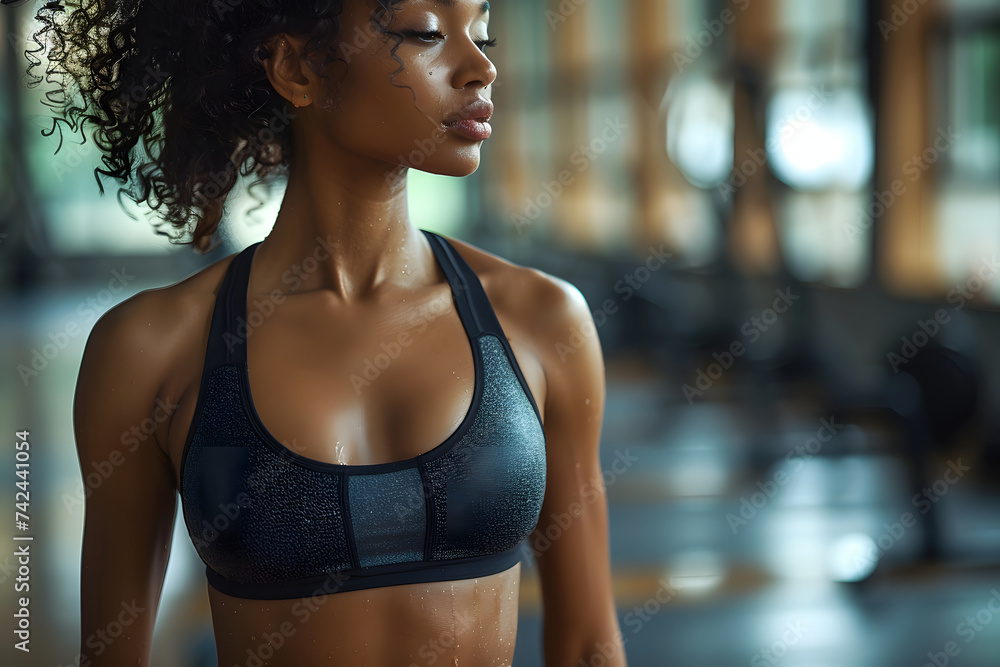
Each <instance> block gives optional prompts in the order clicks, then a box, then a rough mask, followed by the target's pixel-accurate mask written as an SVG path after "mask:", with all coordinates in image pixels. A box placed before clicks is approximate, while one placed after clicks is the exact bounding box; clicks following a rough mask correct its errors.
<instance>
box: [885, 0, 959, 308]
mask: <svg viewBox="0 0 1000 667" xmlns="http://www.w3.org/2000/svg"><path fill="white" fill-rule="evenodd" d="M899 4H900V3H899V2H898V0H882V15H881V20H880V22H879V24H878V27H877V30H879V31H880V32H881V33H882V35H883V39H884V44H883V47H882V48H883V51H882V53H883V61H882V69H881V75H880V85H881V87H882V96H881V97H882V104H881V107H882V108H881V110H880V113H879V114H878V117H879V121H878V127H877V128H876V133H875V136H876V141H877V150H878V151H879V154H880V157H879V164H880V166H881V169H880V173H879V174H878V178H877V185H876V188H877V189H879V190H885V189H886V188H890V187H891V185H892V183H893V182H894V181H897V180H898V181H900V182H902V183H903V184H905V191H904V192H903V194H901V195H898V196H897V197H896V200H895V202H893V204H892V205H891V206H889V207H888V208H886V209H885V211H884V212H883V213H882V216H881V217H876V218H875V233H876V234H878V235H879V243H878V245H877V248H878V252H879V256H878V257H876V265H877V267H878V269H879V279H880V280H881V281H882V283H883V284H884V285H885V287H886V288H887V289H889V290H890V291H892V292H895V293H908V294H911V295H914V296H916V295H926V294H931V293H934V292H935V291H937V290H939V288H940V285H941V284H942V282H943V281H944V276H943V271H942V267H941V264H940V261H939V258H938V255H937V252H936V250H935V246H936V239H935V236H936V234H935V230H936V215H935V214H934V210H935V207H934V199H933V179H934V174H935V170H934V169H933V168H932V169H930V170H929V171H927V172H926V173H924V174H923V175H922V176H921V177H920V178H919V179H916V180H915V181H914V180H912V179H911V177H910V176H908V175H907V174H905V173H904V170H905V169H906V167H905V165H906V164H907V162H908V161H910V160H911V159H913V158H914V157H915V156H919V155H920V154H921V153H922V152H923V151H924V150H925V149H926V148H928V146H929V145H930V144H929V143H928V142H931V141H932V140H933V136H932V135H933V131H932V130H931V128H930V120H929V118H928V111H929V108H930V102H931V100H930V95H929V90H928V87H929V85H930V74H931V68H930V65H931V63H930V62H929V59H930V57H931V53H929V49H927V46H928V36H929V34H930V31H931V28H932V26H933V25H934V22H935V21H936V20H938V18H939V16H940V12H941V11H942V9H943V8H942V6H941V3H940V2H939V1H938V0H927V1H926V2H925V3H924V4H922V5H921V6H920V8H919V9H918V10H917V11H915V12H913V13H912V14H905V13H904V14H896V15H895V16H894V15H893V12H894V11H896V12H898V11H899V9H898V5H899ZM894 5H895V6H896V7H894ZM904 18H905V20H904Z"/></svg>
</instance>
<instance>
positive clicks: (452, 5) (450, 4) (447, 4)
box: [435, 0, 490, 14]
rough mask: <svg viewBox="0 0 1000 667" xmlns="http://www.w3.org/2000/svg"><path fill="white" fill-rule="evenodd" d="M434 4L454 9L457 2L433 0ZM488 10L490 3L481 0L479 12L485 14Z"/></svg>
mask: <svg viewBox="0 0 1000 667" xmlns="http://www.w3.org/2000/svg"><path fill="white" fill-rule="evenodd" d="M435 3H436V4H439V5H444V6H445V7H447V8H448V9H454V8H455V5H456V4H457V0H435ZM489 11H490V3H489V2H488V0H483V4H481V5H479V13H480V14H486V13H488V12H489Z"/></svg>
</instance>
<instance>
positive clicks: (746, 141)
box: [726, 0, 782, 275]
mask: <svg viewBox="0 0 1000 667" xmlns="http://www.w3.org/2000/svg"><path fill="white" fill-rule="evenodd" d="M733 11H736V12H737V19H736V21H735V22H734V26H733V27H734V29H735V32H734V49H735V57H736V59H737V61H738V62H742V63H745V64H746V65H749V66H751V67H753V68H754V69H755V70H756V71H757V72H758V74H759V77H760V83H761V84H763V85H762V87H761V89H762V90H767V89H768V88H769V80H770V75H771V71H772V66H773V62H774V55H775V45H776V44H777V43H778V41H779V35H777V34H776V33H775V26H776V25H777V24H778V17H777V15H776V12H777V11H778V7H777V6H776V3H775V2H774V0H754V2H752V3H750V4H748V5H745V8H744V9H737V8H736V7H735V6H734V8H733ZM755 102H756V103H757V104H760V103H761V100H752V99H751V97H750V95H749V91H748V89H747V87H746V86H745V85H744V82H742V81H740V80H739V79H737V81H736V85H735V94H734V105H735V109H734V111H735V116H734V137H733V142H734V143H733V162H734V165H735V168H737V169H739V165H740V164H741V163H742V162H743V161H744V160H746V159H747V157H748V156H749V155H750V154H751V151H753V152H756V151H760V150H763V149H764V148H765V145H766V141H765V128H764V114H763V108H762V107H754V106H753V104H754V103H755ZM770 180H771V173H770V169H769V168H768V165H767V164H766V163H765V164H764V165H762V166H761V168H759V169H757V170H756V171H755V172H754V173H753V174H752V175H750V174H747V175H746V182H745V183H744V184H743V186H742V187H740V188H738V189H737V190H736V192H735V193H734V194H733V210H732V218H731V221H730V224H729V229H728V235H727V239H726V242H727V251H728V253H729V257H730V260H731V262H732V263H733V265H734V266H735V267H737V268H738V269H739V270H740V271H741V272H742V273H743V274H745V275H772V274H774V273H776V272H777V271H778V270H779V268H780V265H781V262H782V259H781V253H780V244H779V241H778V233H777V224H776V220H775V207H774V204H773V198H772V197H771V194H770V187H769V185H770Z"/></svg>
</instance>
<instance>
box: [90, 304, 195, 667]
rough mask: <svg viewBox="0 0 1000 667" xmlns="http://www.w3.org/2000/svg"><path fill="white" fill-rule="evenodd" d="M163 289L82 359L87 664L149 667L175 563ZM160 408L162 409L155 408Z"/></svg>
mask: <svg viewBox="0 0 1000 667" xmlns="http://www.w3.org/2000/svg"><path fill="white" fill-rule="evenodd" d="M164 298H165V297H164V296H163V293H162V292H160V291H159V290H153V291H149V290H147V291H144V292H140V293H139V294H136V295H135V296H133V297H131V298H129V299H127V300H126V301H124V302H122V303H121V304H119V305H117V306H115V307H114V308H112V309H110V310H109V311H108V312H107V313H105V314H104V315H103V316H102V317H101V318H100V319H99V320H98V321H97V323H96V324H95V325H94V328H93V330H92V331H91V333H90V336H89V338H88V340H87V345H86V347H85V349H84V353H83V361H82V363H81V367H80V374H79V377H78V379H77V385H76V394H75V397H74V402H73V427H74V430H75V433H76V447H77V453H78V455H79V459H80V467H81V470H82V473H83V478H84V491H85V494H86V502H85V516H84V530H83V553H82V558H81V577H80V579H81V581H80V616H81V636H80V653H81V657H80V663H79V664H80V665H81V667H87V666H90V667H102V666H104V665H108V666H111V665H113V666H115V667H118V666H120V665H142V666H148V665H149V664H150V654H151V651H152V640H153V627H154V625H155V622H156V612H157V607H158V605H159V602H160V593H161V590H162V587H163V578H164V575H165V573H166V569H167V560H168V558H169V555H170V541H171V537H172V534H173V526H174V513H175V510H176V491H175V486H174V474H173V469H172V467H171V463H170V459H169V457H168V456H167V455H166V453H165V452H164V451H163V450H162V449H161V448H160V446H159V445H158V444H157V438H156V432H157V431H158V432H159V433H160V436H161V437H160V439H161V440H164V441H165V437H163V434H165V433H166V430H167V425H168V424H169V421H170V417H171V416H172V415H170V414H165V413H164V412H163V404H162V403H161V404H160V405H159V406H158V405H157V397H158V393H159V390H160V387H161V386H162V382H163V378H164V376H165V370H166V369H167V368H168V367H169V356H170V354H169V351H168V350H167V349H165V346H164V345H162V344H158V343H159V341H163V340H166V339H167V338H168V337H167V336H165V335H164V332H163V330H162V328H161V327H162V326H163V324H165V322H166V319H165V318H166V317H168V316H169V310H170V309H169V308H164ZM158 407H159V410H158V409H157V408H158Z"/></svg>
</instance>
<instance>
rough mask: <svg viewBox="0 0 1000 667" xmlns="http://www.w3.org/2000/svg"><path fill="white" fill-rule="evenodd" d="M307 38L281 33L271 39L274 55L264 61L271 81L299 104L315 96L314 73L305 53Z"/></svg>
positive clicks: (279, 90) (289, 98) (277, 88)
mask: <svg viewBox="0 0 1000 667" xmlns="http://www.w3.org/2000/svg"><path fill="white" fill-rule="evenodd" d="M305 41H306V40H305V38H303V37H295V36H292V35H288V34H286V33H279V34H277V35H275V36H274V37H272V38H271V41H270V42H269V43H268V51H269V52H270V54H271V56H270V57H269V58H268V59H267V60H264V61H263V64H264V71H265V72H267V78H268V80H269V81H270V82H271V85H272V86H274V89H275V90H276V91H278V94H279V95H281V96H282V97H284V98H285V99H286V100H288V101H289V102H291V103H292V105H293V106H297V107H300V106H305V105H307V104H311V103H312V100H313V99H314V98H315V96H314V90H315V88H316V86H315V82H314V79H315V75H314V74H313V71H312V70H311V69H310V68H309V65H308V63H306V61H305V57H304V56H303V55H302V47H303V45H304V44H305ZM306 95H308V97H305V96H306Z"/></svg>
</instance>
